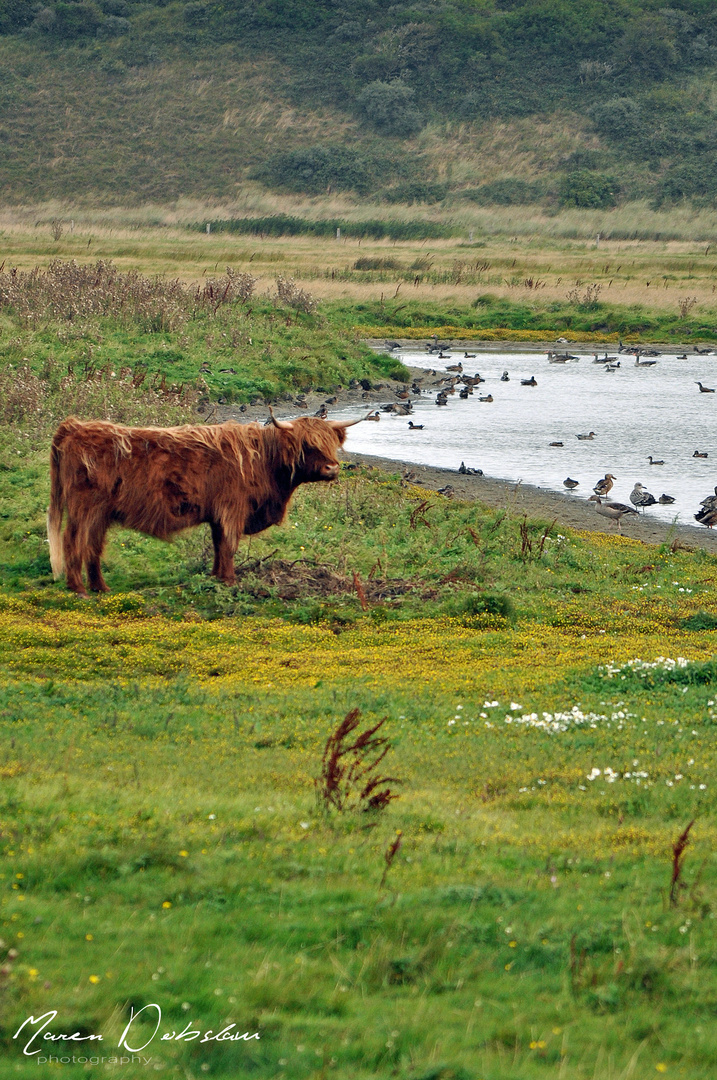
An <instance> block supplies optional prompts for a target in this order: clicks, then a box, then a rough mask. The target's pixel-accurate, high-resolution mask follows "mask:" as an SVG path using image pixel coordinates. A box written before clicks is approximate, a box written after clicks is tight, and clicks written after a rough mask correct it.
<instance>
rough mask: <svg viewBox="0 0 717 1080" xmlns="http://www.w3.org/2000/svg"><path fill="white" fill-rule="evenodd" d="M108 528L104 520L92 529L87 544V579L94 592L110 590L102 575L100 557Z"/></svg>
mask: <svg viewBox="0 0 717 1080" xmlns="http://www.w3.org/2000/svg"><path fill="white" fill-rule="evenodd" d="M106 532H107V528H106V526H105V525H104V523H103V522H100V523H98V524H96V525H94V526H93V527H92V528H91V529H90V535H89V539H88V544H87V580H88V582H89V586H90V588H91V589H92V591H93V592H109V591H110V590H109V587H108V585H107V582H106V581H105V579H104V578H103V577H102V567H101V565H100V559H101V558H102V552H103V550H104V546H105V535H106Z"/></svg>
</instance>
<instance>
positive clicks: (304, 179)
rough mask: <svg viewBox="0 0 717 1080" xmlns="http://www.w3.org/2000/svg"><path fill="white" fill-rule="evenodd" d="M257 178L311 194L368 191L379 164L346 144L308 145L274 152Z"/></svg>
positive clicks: (284, 187) (272, 184)
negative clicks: (332, 190)
mask: <svg viewBox="0 0 717 1080" xmlns="http://www.w3.org/2000/svg"><path fill="white" fill-rule="evenodd" d="M253 177H254V179H257V180H261V181H262V182H263V183H265V184H267V185H268V186H269V187H273V188H279V189H283V190H284V191H296V192H301V193H302V194H307V195H319V194H321V193H322V192H324V191H326V190H327V189H328V188H336V189H337V190H339V191H346V190H353V191H356V192H358V193H359V194H366V193H367V192H368V191H370V190H371V188H372V187H373V184H374V182H375V165H374V163H373V162H371V161H369V160H368V158H366V157H365V155H363V154H359V153H358V152H357V151H356V150H351V149H350V148H349V147H346V146H308V147H306V148H302V149H300V150H289V151H287V152H285V153H279V154H272V155H271V157H269V158H268V159H267V160H266V161H265V162H264V164H263V165H261V166H260V167H259V168H258V169H256V170H255V171H254V173H253Z"/></svg>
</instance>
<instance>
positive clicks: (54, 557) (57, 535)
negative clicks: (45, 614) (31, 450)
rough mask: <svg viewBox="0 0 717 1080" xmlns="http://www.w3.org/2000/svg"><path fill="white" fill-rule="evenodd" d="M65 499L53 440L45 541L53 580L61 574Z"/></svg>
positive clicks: (57, 450) (58, 456)
mask: <svg viewBox="0 0 717 1080" xmlns="http://www.w3.org/2000/svg"><path fill="white" fill-rule="evenodd" d="M64 508H65V499H64V494H63V491H62V478H61V476H60V448H59V447H58V446H57V445H56V444H55V443H54V442H53V444H52V449H51V450H50V505H49V506H48V508H47V541H48V543H49V545H50V565H51V566H52V576H53V577H54V578H55V581H57V579H58V578H59V577H61V576H62V571H63V558H62V512H63V510H64Z"/></svg>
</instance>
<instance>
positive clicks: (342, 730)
mask: <svg viewBox="0 0 717 1080" xmlns="http://www.w3.org/2000/svg"><path fill="white" fill-rule="evenodd" d="M360 716H361V711H360V709H351V711H350V712H348V713H347V714H346V716H345V717H344V719H343V720H342V721H341V722H340V724H339V725H338V727H337V728H336V730H335V731H333V732H332V733H331V735H329V737H328V739H327V740H326V746H325V747H324V753H323V757H322V758H321V773H320V775H319V777H318V778H317V779H316V780H315V781H314V785H315V787H316V798H317V801H318V803H319V805H320V807H321V808H322V809H324V810H338V811H339V812H343V811H345V810H360V811H367V810H383V809H385V808H386V807H387V806H388V804H389V803H390V802H392V801H393V799H397V798H398V795H397V794H396V793H395V792H393V791H392V790H391V788H390V787H389V786H388V785H389V784H400V783H401V781H400V780H399V779H398V777H396V776H380V775H379V773H378V771H377V770H378V767H379V765H380V764H381V762H382V761H383V759H384V758H385V757H386V754H387V753H388V751H389V750H390V749H391V745H390V743H389V741H388V739H387V738H385V736H383V735H378V734H377V732H378V731H379V729H380V728H381V727H382V726H383V725H384V724H385V722H386V718H385V717H384V719H383V720H379V722H378V723H377V724H374V726H373V727H369V728H366V730H365V731H361V732H358V730H357V729H358V727H359V721H360Z"/></svg>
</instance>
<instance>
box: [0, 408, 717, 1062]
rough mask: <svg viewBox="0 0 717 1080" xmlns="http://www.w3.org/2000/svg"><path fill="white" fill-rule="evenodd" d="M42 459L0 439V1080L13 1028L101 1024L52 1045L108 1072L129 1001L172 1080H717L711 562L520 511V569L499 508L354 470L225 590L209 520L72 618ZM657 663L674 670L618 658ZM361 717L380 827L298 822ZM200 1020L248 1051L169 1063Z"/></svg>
mask: <svg viewBox="0 0 717 1080" xmlns="http://www.w3.org/2000/svg"><path fill="white" fill-rule="evenodd" d="M108 392H109V391H108ZM123 396H124V408H125V410H126V412H127V413H128V414H131V413H132V411H133V410H134V412H135V414H136V416H137V418H138V419H143V420H144V419H146V417H147V415H148V410H154V412H153V414H152V415H153V418H154V419H156V420H158V421H160V422H168V421H175V420H177V419H180V418H181V415H182V413H181V409H182V408H183V406H182V404H181V403H177V402H176V401H170V402H166V401H162V400H159V401H156V400H152V399H151V398H149V396H148V394H147V392H146V391H145V392H144V393H143V392H142V390H141V389H139V390H135V391H125V393H124V395H123ZM46 454H47V429H46V428H44V427H43V426H42V423H40V425H39V426H38V424H37V421H36V420H31V419H28V418H27V417H26V418H25V420H24V421H22V422H18V421H17V420H16V421H15V422H14V423H12V424H7V423H6V424H5V425H4V426H3V429H2V456H1V464H0V513H1V515H2V526H1V529H0V566H2V582H3V588H2V595H1V596H0V623H1V624H2V632H1V633H0V653H1V655H0V671H1V672H2V675H1V676H0V747H1V749H0V852H1V854H0V884H1V885H2V894H1V895H2V907H1V908H0V919H1V921H2V931H1V936H2V940H3V945H2V957H1V959H2V960H3V963H2V967H0V973H1V978H2V982H1V983H0V993H2V1002H3V1007H2V1021H1V1023H0V1039H1V1040H2V1045H3V1056H4V1059H5V1064H4V1065H3V1066H0V1070H2V1075H7V1076H10V1075H12V1076H15V1075H17V1074H18V1072H20V1073H21V1074H22V1073H25V1072H33V1071H36V1069H37V1065H36V1064H35V1063H34V1061H33V1059H32V1058H30V1057H27V1058H25V1057H23V1055H22V1052H21V1051H22V1047H21V1046H20V1045H19V1041H20V1040H13V1035H14V1033H15V1031H16V1030H17V1028H18V1027H19V1025H20V1024H21V1023H22V1021H23V1020H25V1018H26V1017H28V1016H30V1015H33V1016H35V1017H39V1016H40V1015H42V1014H44V1013H45V1012H47V1011H48V1010H50V1009H52V1010H55V1009H56V1010H57V1019H56V1020H55V1021H53V1023H52V1024H51V1025H50V1028H49V1030H50V1031H52V1032H54V1033H57V1032H65V1033H73V1032H79V1033H81V1034H83V1035H88V1034H93V1033H94V1034H96V1033H99V1034H102V1035H103V1038H104V1041H103V1042H102V1043H99V1042H97V1043H82V1044H79V1046H77V1045H76V1046H73V1045H72V1044H65V1045H63V1046H62V1047H61V1051H60V1050H58V1056H62V1051H65V1056H72V1054H73V1053H74V1054H75V1057H87V1058H93V1057H101V1056H102V1055H104V1056H105V1057H107V1058H109V1057H110V1056H112V1055H118V1056H120V1057H121V1056H129V1057H131V1055H128V1054H127V1053H126V1051H123V1050H122V1049H118V1048H117V1042H118V1040H119V1038H120V1035H121V1033H122V1031H123V1029H124V1028H125V1026H126V1024H127V1022H128V1020H129V1018H130V1016H131V1012H130V1009H131V1008H132V1007H133V1008H134V1009H135V1011H136V1010H137V1009H139V1008H140V1007H142V1006H143V1005H147V1004H151V1003H157V1004H159V1005H160V1007H161V1009H162V1022H161V1026H160V1028H159V1032H158V1034H157V1036H156V1038H155V1039H154V1040H153V1041H152V1042H151V1043H150V1044H149V1045H148V1046H147V1047H146V1048H145V1049H144V1050H143V1051H142V1054H143V1056H144V1057H147V1056H149V1057H151V1063H150V1065H149V1067H161V1068H163V1069H165V1070H166V1072H167V1074H168V1075H173V1076H174V1075H176V1076H178V1077H179V1076H182V1077H184V1076H188V1075H191V1076H199V1075H201V1074H202V1073H203V1072H206V1073H207V1074H208V1075H216V1076H228V1077H229V1076H238V1075H248V1076H257V1077H267V1078H268V1077H286V1078H289V1077H292V1078H293V1077H297V1078H298V1077H324V1076H336V1077H346V1078H349V1077H352V1078H353V1077H373V1076H389V1075H395V1076H399V1077H406V1078H411V1080H413V1078H419V1077H420V1078H424V1080H427V1078H429V1077H430V1078H439V1077H442V1078H445V1080H448V1078H459V1077H461V1078H466V1080H468V1078H470V1080H473V1078H475V1080H481V1078H483V1080H503V1078H505V1077H515V1078H521V1080H522V1078H525V1080H528V1078H533V1077H542V1076H548V1075H553V1074H554V1073H555V1072H556V1070H557V1071H558V1072H559V1073H560V1072H561V1071H562V1075H563V1076H570V1077H591V1078H592V1077H595V1078H608V1077H623V1076H624V1077H628V1076H651V1075H653V1074H655V1073H656V1072H657V1073H659V1072H668V1073H669V1074H674V1075H676V1076H680V1075H684V1076H689V1077H691V1078H692V1077H694V1078H697V1077H705V1078H707V1077H710V1076H712V1075H713V1073H714V1068H715V1061H716V1060H717V1044H716V1043H715V1040H714V1036H713V1033H712V1023H711V1021H712V1016H713V1011H714V1000H715V994H716V993H717V980H716V978H715V959H714V930H713V921H712V920H713V918H714V915H715V912H717V888H716V884H717V879H716V876H715V874H716V871H717V867H716V866H715V862H714V854H713V850H714V842H715V836H716V831H715V822H714V814H713V805H714V800H713V794H712V785H713V782H714V781H713V778H714V768H715V748H714V739H713V737H712V731H713V725H714V723H715V722H716V720H715V717H716V715H717V714H716V712H715V707H714V699H713V696H712V695H714V690H715V681H717V671H716V669H715V667H714V664H713V662H712V660H711V656H712V653H713V629H712V627H714V625H715V622H716V620H715V619H714V618H713V617H712V616H711V615H709V614H708V613H709V612H710V611H712V610H714V604H715V594H716V592H717V562H716V561H715V559H714V557H712V556H708V555H706V554H704V553H700V552H697V553H690V552H685V551H682V550H674V551H673V550H672V549H671V548H670V546H669V545H665V546H663V547H662V548H649V547H645V546H644V545H642V544H639V543H637V542H634V541H630V540H627V539H620V538H612V537H606V536H602V535H601V536H591V535H590V534H574V533H571V534H567V535H566V534H560V533H558V532H557V531H556V529H555V528H554V527H553V528H550V527H549V525H548V523H545V522H534V523H529V525H528V528H529V535H530V536H531V538H532V539H533V541H534V543H533V552H532V553H527V552H525V551H522V547H523V545H522V540H521V530H520V525H521V520H522V519H521V520H518V519H515V518H513V517H511V515H510V514H504V513H502V512H497V511H493V510H487V509H484V508H482V507H481V506H480V505H477V504H468V503H454V502H452V501H450V500H446V499H444V498H442V497H441V496H438V495H435V496H432V495H429V504H430V505H429V507H428V508H426V509H425V510H424V512H423V513H418V514H417V513H416V509H417V507H418V506H419V504H420V502H421V501H422V500H424V499H425V498H426V495H427V493H426V492H424V491H420V492H418V491H414V490H413V489H411V488H405V487H404V486H402V482H401V480H400V478H399V477H390V476H387V475H386V474H382V473H379V472H376V471H374V470H364V469H359V470H353V471H349V472H346V473H345V475H343V477H342V479H341V481H340V482H339V484H338V485H335V486H331V487H327V488H321V489H316V490H311V491H310V490H306V491H302V492H300V493H299V494H298V496H297V498H296V500H295V503H294V506H293V509H292V510H291V512H290V515H289V520H288V522H287V524H286V526H284V527H283V528H282V529H280V530H274V531H273V532H270V533H267V534H266V535H264V536H261V537H255V538H253V540H252V543H251V548H250V549H247V550H245V551H244V552H240V555H239V558H238V562H239V567H240V576H239V582H238V584H237V586H236V587H235V588H233V589H226V588H224V587H221V586H216V585H214V584H213V583H211V582H210V581H209V579H208V578H207V577H206V558H207V542H206V537H205V536H204V535H203V534H202V532H201V531H197V532H195V533H194V534H190V535H189V536H187V537H186V538H184V539H182V540H180V541H179V542H178V543H177V544H174V545H161V544H159V543H158V542H155V541H152V540H147V539H143V538H141V537H139V536H137V535H136V534H130V533H122V532H117V533H116V534H114V535H113V538H112V541H111V544H110V547H109V550H108V555H107V565H108V581H109V583H110V585H111V587H112V588H113V593H112V594H111V595H110V596H108V597H106V598H103V599H101V600H92V601H90V602H82V601H80V600H78V599H77V598H76V597H74V596H72V595H70V594H68V593H67V592H66V591H64V589H63V587H62V584H61V583H60V584H53V583H52V581H51V577H50V574H49V566H48V563H47V548H46V544H45V540H44V532H43V515H44V506H45V504H46V500H47V470H46ZM412 522H413V527H412ZM544 535H545V537H546V540H545V542H544V544H543V550H542V553H539V552H538V548H539V546H540V545H539V541H540V539H541V537H543V536H544ZM262 560H264V561H262ZM287 566H288V567H290V568H292V572H291V573H290V574H289V575H288V576H287V574H286V573H285V568H286V567H287ZM354 571H356V573H357V574H358V575H359V580H360V581H361V582H362V583H363V589H364V594H365V597H366V600H365V605H366V610H364V606H363V605H362V604H361V602H360V598H359V596H358V595H357V593H356V590H355V587H354V585H353V578H352V575H353V572H354ZM282 575H283V576H282ZM327 582H329V583H330V584H329V585H327ZM658 656H662V657H668V658H671V659H673V660H676V659H677V657H684V658H686V661H687V664H686V666H680V665H679V664H670V663H658V664H657V666H656V667H655V668H648V669H646V670H644V671H642V672H640V671H636V670H635V669H634V665H633V666H632V667H628V668H624V665H625V664H626V663H628V662H629V661H632V660H635V659H637V658H640V659H642V660H644V661H650V662H652V661H654V660H655V658H656V657H658ZM608 663H611V664H613V665H614V666H615V667H616V668H618V669H620V670H617V671H610V670H608V671H606V670H605V668H604V665H606V664H608ZM352 708H359V709H361V711H362V720H363V721H365V722H366V723H367V724H368V723H375V722H377V721H378V720H379V719H382V718H383V717H386V723H385V725H384V729H383V730H384V731H385V733H386V735H387V737H388V738H389V740H390V744H391V750H390V753H389V755H388V756H387V758H386V759H385V761H384V763H383V768H384V770H385V773H386V774H387V775H390V776H395V777H398V778H399V779H400V781H401V783H394V782H391V785H390V786H391V787H392V788H393V790H394V791H395V792H396V793H397V794H399V795H400V798H398V799H397V800H395V801H393V802H391V803H390V805H389V807H388V808H387V809H386V810H384V811H382V812H374V813H361V812H359V811H356V810H348V811H346V812H343V813H338V812H331V813H326V812H324V811H323V810H322V809H321V806H320V804H319V803H318V802H317V792H316V787H315V780H316V779H317V778H318V777H319V774H320V767H321V754H322V750H323V745H324V742H325V740H326V738H327V736H328V735H329V733H330V732H331V731H332V730H333V729H334V728H335V727H336V725H337V723H338V722H339V720H340V719H341V718H342V717H343V716H344V715H345V714H346V713H347V712H348V711H349V710H350V709H352ZM597 770H599V772H598V771H597ZM693 818H694V819H696V823H695V825H694V827H693V831H692V835H691V843H690V844H689V846H688V847H687V849H686V855H685V862H684V871H683V874H682V877H681V880H680V882H679V883H678V886H677V887H676V889H675V890H674V895H673V900H672V901H671V900H670V895H669V894H670V880H671V865H672V846H673V844H674V843H675V842H676V840H677V838H678V836H679V835H680V833H681V832H682V831H683V829H684V828H685V826H686V825H687V824H688V822H689V821H691V820H692V819H693ZM399 831H400V840H401V846H400V848H399V850H398V852H397V854H396V856H395V858H394V859H393V860H392V863H391V865H390V866H387V863H386V859H385V856H386V853H387V851H388V850H389V849H390V847H391V845H392V844H393V843H394V842H395V840H396V839H397V838H398V833H399ZM384 871H385V876H384ZM686 1002H688V1003H689V1006H688V1008H687V1009H686V1008H685V1003H686ZM679 1005H682V1008H680V1007H679ZM150 1018H151V1020H152V1022H151V1023H149V1020H150ZM190 1021H191V1024H190V1028H189V1030H190V1031H197V1030H199V1031H201V1032H202V1033H204V1032H207V1031H211V1032H214V1033H215V1034H216V1033H217V1032H218V1031H220V1030H222V1029H223V1027H225V1026H226V1025H228V1024H236V1025H237V1027H236V1028H234V1029H231V1030H232V1031H237V1032H239V1033H241V1034H243V1033H244V1032H249V1033H254V1032H258V1033H259V1035H260V1039H259V1040H258V1041H256V1040H253V1041H249V1042H243V1041H242V1042H238V1043H234V1042H229V1041H223V1042H215V1041H208V1042H201V1041H199V1038H198V1037H197V1038H196V1039H193V1040H192V1041H189V1042H188V1041H186V1040H179V1041H178V1040H176V1039H166V1040H163V1041H162V1040H161V1036H162V1035H163V1034H166V1035H171V1033H172V1032H175V1033H177V1034H178V1033H180V1032H181V1031H183V1030H185V1027H186V1024H187V1023H188V1022H190ZM154 1027H155V1011H154V1010H148V1011H146V1012H145V1013H143V1014H140V1017H139V1019H137V1020H135V1021H134V1023H133V1027H132V1028H131V1033H132V1034H131V1035H130V1036H128V1037H127V1044H128V1045H130V1046H133V1047H140V1046H141V1045H143V1044H144V1042H145V1041H146V1040H148V1039H149V1038H150V1037H151V1034H152V1031H153V1029H154ZM28 1037H29V1036H28ZM35 1045H37V1044H33V1046H35ZM41 1045H42V1050H43V1054H42V1056H47V1055H48V1054H49V1053H50V1052H54V1051H55V1050H56V1049H57V1044H56V1043H53V1044H51V1045H48V1044H42V1043H41ZM33 1046H31V1049H32V1048H33ZM86 1067H87V1066H86V1065H85V1063H84V1062H76V1063H75V1064H72V1063H68V1064H66V1065H65V1068H66V1069H67V1070H69V1072H68V1073H67V1074H68V1075H74V1074H75V1073H76V1074H77V1075H80V1072H83V1071H84V1070H85V1068H86ZM146 1067H147V1066H146V1065H145V1064H143V1063H141V1062H138V1063H134V1064H133V1063H132V1062H131V1061H130V1062H129V1063H128V1064H126V1065H125V1066H124V1068H125V1072H124V1075H128V1076H139V1075H145V1073H144V1070H145V1068H146Z"/></svg>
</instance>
